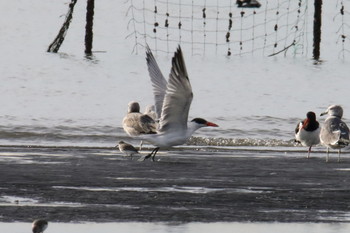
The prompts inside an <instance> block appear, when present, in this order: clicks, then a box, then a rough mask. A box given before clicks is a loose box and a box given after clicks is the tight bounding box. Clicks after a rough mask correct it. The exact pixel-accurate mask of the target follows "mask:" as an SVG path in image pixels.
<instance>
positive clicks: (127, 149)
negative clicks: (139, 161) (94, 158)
mask: <svg viewBox="0 0 350 233" xmlns="http://www.w3.org/2000/svg"><path fill="white" fill-rule="evenodd" d="M117 147H118V148H119V151H120V152H122V153H123V154H125V155H127V156H130V157H131V159H132V156H133V155H134V154H138V153H139V151H138V150H137V149H136V148H135V147H134V146H133V145H131V144H129V143H126V142H124V141H120V142H119V143H118V145H117Z"/></svg>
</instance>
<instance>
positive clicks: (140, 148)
mask: <svg viewBox="0 0 350 233" xmlns="http://www.w3.org/2000/svg"><path fill="white" fill-rule="evenodd" d="M142 145H143V141H142V140H141V142H140V147H139V150H142Z"/></svg>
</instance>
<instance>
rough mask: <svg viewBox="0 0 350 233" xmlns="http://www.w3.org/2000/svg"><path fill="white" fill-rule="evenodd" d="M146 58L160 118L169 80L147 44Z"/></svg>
mask: <svg viewBox="0 0 350 233" xmlns="http://www.w3.org/2000/svg"><path fill="white" fill-rule="evenodd" d="M146 60H147V66H148V73H149V76H150V77H151V81H152V87H153V94H154V102H155V108H156V113H157V118H158V119H159V118H160V117H161V112H162V107H163V101H164V96H165V93H166V88H167V81H166V80H165V78H164V76H163V74H162V72H161V71H160V69H159V66H158V64H157V62H156V59H155V58H154V56H153V54H152V51H151V49H150V48H149V46H148V45H147V46H146Z"/></svg>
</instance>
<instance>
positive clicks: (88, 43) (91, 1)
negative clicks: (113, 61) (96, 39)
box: [85, 0, 95, 55]
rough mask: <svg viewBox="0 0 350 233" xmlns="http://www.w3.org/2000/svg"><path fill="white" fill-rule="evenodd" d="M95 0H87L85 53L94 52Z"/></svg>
mask: <svg viewBox="0 0 350 233" xmlns="http://www.w3.org/2000/svg"><path fill="white" fill-rule="evenodd" d="M94 7H95V0H87V6H86V26H85V54H86V55H91V54H92V40H93V32H92V26H93V21H94Z"/></svg>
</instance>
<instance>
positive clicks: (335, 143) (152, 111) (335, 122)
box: [117, 46, 350, 162]
mask: <svg viewBox="0 0 350 233" xmlns="http://www.w3.org/2000/svg"><path fill="white" fill-rule="evenodd" d="M146 60H147V66H148V72H149V75H150V78H151V82H152V87H153V94H154V100H155V104H154V105H152V106H148V107H147V109H146V111H145V113H141V112H140V105H139V103H137V102H134V101H133V102H130V103H129V105H128V113H127V115H126V116H125V117H124V119H123V129H124V131H125V132H126V133H127V134H128V135H129V136H131V137H137V138H138V139H140V140H141V144H140V150H141V148H142V141H148V142H150V143H151V144H153V145H154V146H155V148H154V149H153V150H152V152H151V153H150V154H148V155H146V156H143V157H141V158H140V160H142V161H143V160H145V159H148V158H152V160H153V161H154V160H155V155H156V154H157V152H158V150H159V149H160V148H169V147H172V146H176V145H182V144H184V143H185V142H186V141H187V140H188V139H189V138H190V137H191V135H192V134H193V133H194V132H195V131H196V130H197V129H199V128H201V127H207V126H211V127H218V125H217V124H215V123H212V122H208V121H206V120H204V119H202V118H195V119H193V120H192V121H190V122H188V113H189V110H190V105H191V102H192V99H193V93H192V88H191V84H190V80H189V78H188V74H187V69H186V65H185V61H184V58H183V54H182V51H181V47H180V46H179V47H178V48H177V51H176V52H175V54H174V56H173V58H172V66H171V71H170V74H169V79H168V81H167V80H166V79H165V78H164V76H163V74H162V72H161V70H160V69H159V66H158V64H157V62H156V60H155V58H154V56H153V54H152V51H151V50H150V48H149V47H148V46H147V47H146ZM325 114H328V115H329V116H328V118H327V119H326V120H325V122H324V124H323V126H322V127H321V126H320V124H319V123H318V122H317V120H316V114H315V113H314V112H308V113H307V118H306V119H305V120H303V121H301V122H300V123H298V125H297V127H296V129H295V141H297V142H300V143H301V144H302V145H303V146H307V147H309V149H308V155H307V157H308V158H309V157H310V152H311V148H312V146H314V145H317V144H319V143H321V144H323V145H325V146H326V147H327V158H326V161H327V162H328V160H329V148H332V149H338V154H339V156H338V161H340V153H341V151H340V150H341V148H344V147H345V146H347V145H348V144H349V142H350V141H349V128H348V127H347V125H346V124H345V123H344V122H343V121H342V120H341V118H342V116H343V109H342V107H341V106H340V105H332V106H329V107H328V109H327V111H326V112H324V113H322V114H321V116H322V115H325ZM117 147H119V150H120V151H121V152H122V153H123V154H126V155H128V156H131V157H132V156H133V155H134V154H138V153H139V151H138V150H137V149H136V148H135V147H134V146H132V145H131V144H128V143H125V142H124V141H120V142H119V144H118V145H117Z"/></svg>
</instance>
